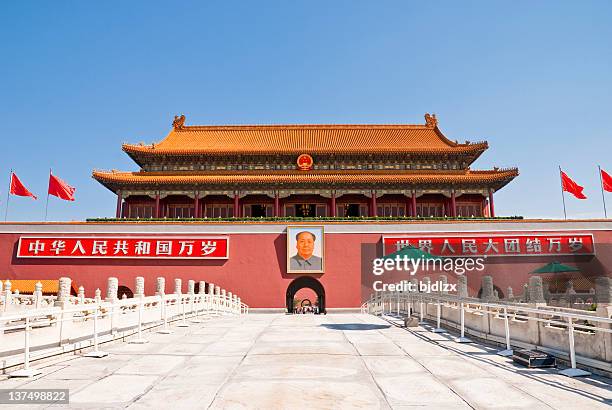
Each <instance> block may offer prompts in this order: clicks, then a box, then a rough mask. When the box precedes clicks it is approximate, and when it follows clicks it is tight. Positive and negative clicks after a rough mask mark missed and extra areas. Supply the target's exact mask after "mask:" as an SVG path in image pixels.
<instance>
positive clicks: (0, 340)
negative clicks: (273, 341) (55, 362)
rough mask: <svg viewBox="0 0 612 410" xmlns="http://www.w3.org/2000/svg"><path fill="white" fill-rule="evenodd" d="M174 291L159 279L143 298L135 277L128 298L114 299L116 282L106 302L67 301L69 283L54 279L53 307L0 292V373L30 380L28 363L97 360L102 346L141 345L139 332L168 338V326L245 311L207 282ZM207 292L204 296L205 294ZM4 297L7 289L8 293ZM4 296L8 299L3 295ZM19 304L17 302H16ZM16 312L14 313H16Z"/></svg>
mask: <svg viewBox="0 0 612 410" xmlns="http://www.w3.org/2000/svg"><path fill="white" fill-rule="evenodd" d="M174 285H175V287H174V291H173V293H171V294H166V293H165V278H158V279H157V289H156V293H155V295H150V296H147V295H145V293H144V278H142V277H138V278H136V287H135V289H136V292H135V294H134V297H133V298H123V299H119V298H118V297H117V289H118V281H117V278H109V279H108V288H107V295H106V296H107V297H106V299H104V300H102V299H101V297H100V290H99V289H98V290H96V292H95V297H94V298H93V299H87V298H85V297H84V292H79V296H76V297H71V296H69V294H68V292H69V289H70V279H69V278H61V279H60V291H59V292H58V295H57V296H56V297H55V298H54V299H53V304H52V305H50V304H49V303H47V304H46V306H42V303H41V304H40V305H37V304H36V303H31V304H27V303H25V300H26V299H27V300H34V301H37V300H38V301H40V300H41V299H40V295H38V296H37V295H31V296H30V297H29V298H26V299H21V296H20V297H19V298H15V300H19V301H20V302H19V303H14V302H13V296H14V295H12V294H10V293H5V295H3V296H5V300H6V301H7V302H5V303H6V304H5V305H4V307H7V306H8V307H9V309H5V310H4V311H3V313H2V314H1V315H0V369H2V370H4V371H6V369H8V368H19V367H23V368H22V369H19V370H16V371H14V372H12V373H10V374H11V375H12V376H19V377H31V376H34V375H36V374H38V373H39V372H37V371H36V370H35V369H32V368H30V362H31V361H32V360H38V359H43V358H46V357H49V356H53V355H56V354H61V353H65V352H69V351H79V350H84V349H87V350H90V349H93V351H92V352H90V353H88V355H90V356H94V357H101V355H105V354H104V353H102V352H100V350H99V344H100V343H102V342H107V341H112V340H116V339H123V338H126V337H128V336H132V337H134V336H135V337H136V338H135V339H134V340H132V341H131V343H145V342H146V340H144V339H143V338H142V332H143V331H144V330H147V329H154V328H157V329H158V330H159V333H170V330H169V326H170V325H171V324H175V325H176V326H177V327H187V326H189V324H188V322H190V323H197V322H200V321H201V320H202V318H204V317H211V316H219V315H231V314H235V315H239V314H247V313H248V311H249V307H248V306H247V305H246V304H244V303H242V301H241V299H240V298H239V297H238V296H237V295H235V294H233V293H232V292H228V291H226V290H225V289H221V288H220V287H219V286H215V285H214V284H212V283H209V284H208V286H207V284H206V283H205V282H204V281H200V282H199V292H198V293H196V292H195V281H193V280H189V281H188V286H187V287H188V290H187V293H182V281H181V279H175V280H174ZM206 288H208V292H206V291H205V290H206ZM8 292H10V286H9V288H8ZM7 294H8V297H7V296H6V295H7ZM22 300H23V301H24V302H23V303H22V302H21V301H22ZM16 307H17V308H16Z"/></svg>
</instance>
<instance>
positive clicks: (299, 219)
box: [87, 216, 523, 223]
mask: <svg viewBox="0 0 612 410" xmlns="http://www.w3.org/2000/svg"><path fill="white" fill-rule="evenodd" d="M516 219H523V217H522V216H496V217H494V218H490V217H465V216H458V217H435V216H432V217H418V216H417V217H412V216H407V217H406V216H376V217H374V216H358V217H345V216H317V217H297V216H271V217H261V218H254V217H240V218H233V217H229V218H143V219H140V218H89V219H87V222H142V223H158V222H270V221H272V222H274V221H278V222H308V221H346V222H362V221H496V220H516Z"/></svg>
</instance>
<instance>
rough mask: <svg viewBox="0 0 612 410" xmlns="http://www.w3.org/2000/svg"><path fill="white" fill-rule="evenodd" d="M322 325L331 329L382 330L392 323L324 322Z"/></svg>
mask: <svg viewBox="0 0 612 410" xmlns="http://www.w3.org/2000/svg"><path fill="white" fill-rule="evenodd" d="M321 326H323V327H326V328H328V329H331V330H380V329H388V328H390V327H391V325H375V324H371V323H333V324H327V323H324V324H322V325H321Z"/></svg>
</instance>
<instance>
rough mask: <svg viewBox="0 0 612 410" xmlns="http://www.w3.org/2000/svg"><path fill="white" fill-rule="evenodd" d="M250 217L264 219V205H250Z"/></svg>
mask: <svg viewBox="0 0 612 410" xmlns="http://www.w3.org/2000/svg"><path fill="white" fill-rule="evenodd" d="M251 216H252V217H253V218H265V217H266V207H265V205H251Z"/></svg>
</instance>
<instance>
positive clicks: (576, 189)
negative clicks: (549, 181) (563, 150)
mask: <svg viewBox="0 0 612 410" xmlns="http://www.w3.org/2000/svg"><path fill="white" fill-rule="evenodd" d="M561 186H562V187H563V190H564V191H565V192H569V193H570V194H572V195H574V196H575V197H576V198H578V199H587V197H586V196H585V195H584V194H583V193H582V190H583V189H584V187H582V186H580V185H578V184H577V183H575V182H574V180H572V179H571V178H570V177H568V176H567V174H566V173H565V172H563V171H561Z"/></svg>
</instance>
